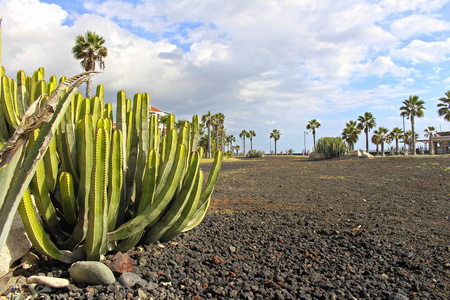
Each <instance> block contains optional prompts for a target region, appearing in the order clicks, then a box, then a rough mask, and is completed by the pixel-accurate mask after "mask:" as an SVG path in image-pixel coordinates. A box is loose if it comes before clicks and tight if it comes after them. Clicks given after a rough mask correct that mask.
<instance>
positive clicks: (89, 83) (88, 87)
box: [86, 78, 92, 99]
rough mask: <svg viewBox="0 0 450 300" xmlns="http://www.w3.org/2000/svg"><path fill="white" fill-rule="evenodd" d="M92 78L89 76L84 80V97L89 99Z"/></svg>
mask: <svg viewBox="0 0 450 300" xmlns="http://www.w3.org/2000/svg"><path fill="white" fill-rule="evenodd" d="M91 91H92V80H91V78H89V79H88V80H87V82H86V98H88V99H91Z"/></svg>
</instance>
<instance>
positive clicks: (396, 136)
mask: <svg viewBox="0 0 450 300" xmlns="http://www.w3.org/2000/svg"><path fill="white" fill-rule="evenodd" d="M390 135H391V140H392V139H395V154H398V139H399V138H400V137H401V136H402V135H403V130H402V129H401V128H398V127H395V128H394V129H392V131H391V133H390Z"/></svg>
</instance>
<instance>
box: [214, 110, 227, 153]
mask: <svg viewBox="0 0 450 300" xmlns="http://www.w3.org/2000/svg"><path fill="white" fill-rule="evenodd" d="M212 120H213V121H212V124H213V126H214V129H215V131H216V149H217V151H219V150H220V149H219V145H220V144H221V143H220V141H219V131H220V127H222V125H223V123H224V122H225V115H224V114H223V113H220V112H219V113H216V114H215V115H214V116H213V118H212Z"/></svg>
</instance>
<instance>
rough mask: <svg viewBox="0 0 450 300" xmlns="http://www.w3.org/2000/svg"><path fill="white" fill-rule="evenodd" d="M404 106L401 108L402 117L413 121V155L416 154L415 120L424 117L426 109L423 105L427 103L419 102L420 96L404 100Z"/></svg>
mask: <svg viewBox="0 0 450 300" xmlns="http://www.w3.org/2000/svg"><path fill="white" fill-rule="evenodd" d="M402 103H403V106H401V107H400V111H401V113H400V116H402V117H403V116H405V117H407V118H408V119H410V120H411V132H412V142H411V151H412V155H415V154H416V132H415V131H414V118H415V117H417V118H421V117H423V114H424V110H425V109H426V108H425V107H424V106H423V105H424V104H425V101H423V100H419V96H409V99H405V100H403V102H402Z"/></svg>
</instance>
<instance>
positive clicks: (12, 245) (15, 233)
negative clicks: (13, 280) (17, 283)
mask: <svg viewBox="0 0 450 300" xmlns="http://www.w3.org/2000/svg"><path fill="white" fill-rule="evenodd" d="M30 249H31V242H30V241H29V240H28V237H27V235H26V234H25V227H24V226H23V222H22V219H21V218H20V215H19V213H18V212H17V213H16V214H15V215H14V219H13V223H12V225H11V229H10V231H9V235H8V238H7V239H6V243H5V246H4V247H3V250H2V253H1V255H0V276H3V275H5V274H6V273H8V272H9V267H10V266H11V265H12V264H13V263H14V262H15V261H16V260H18V259H20V258H21V257H22V256H24V255H25V254H27V253H28V251H29V250H30Z"/></svg>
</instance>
